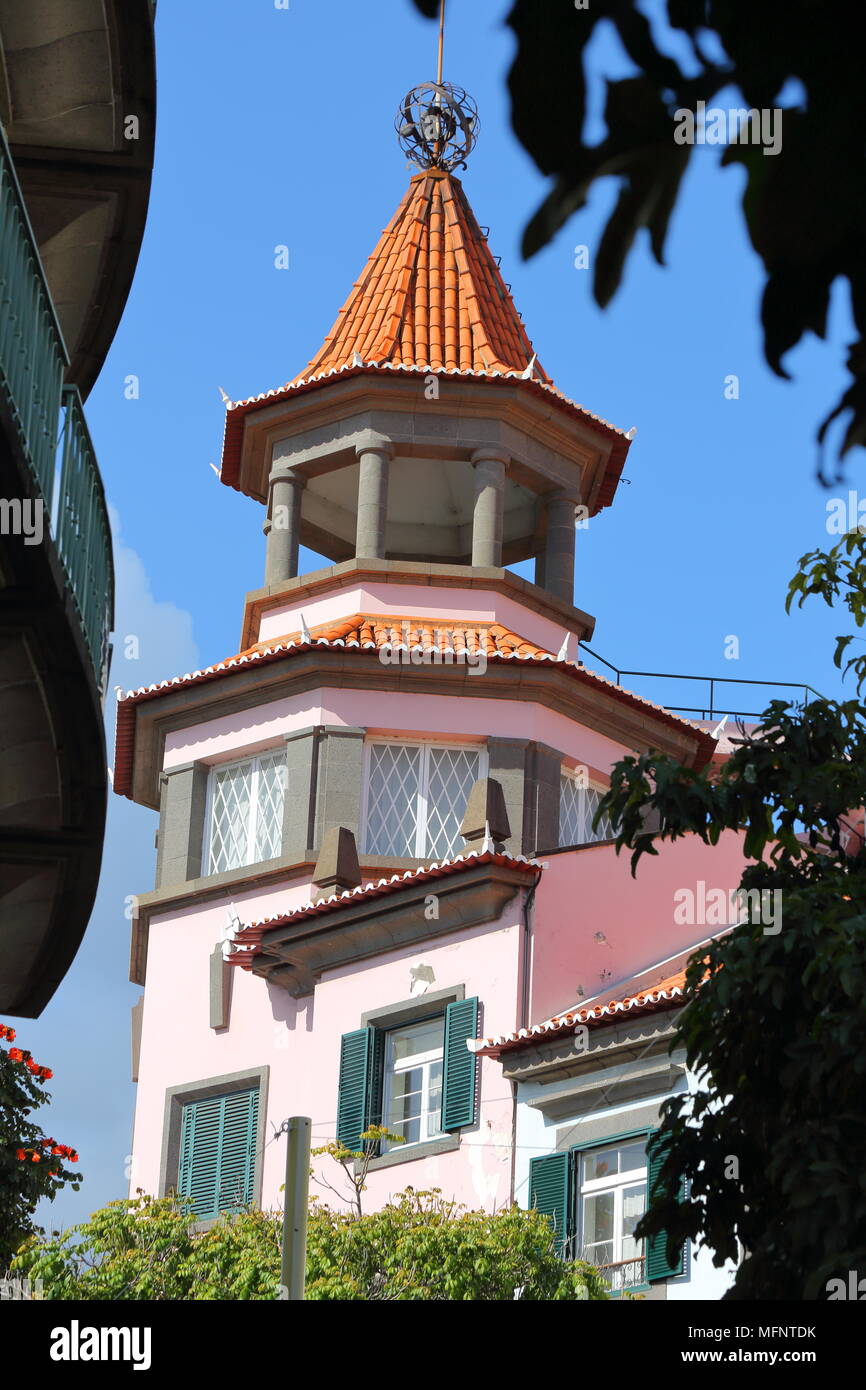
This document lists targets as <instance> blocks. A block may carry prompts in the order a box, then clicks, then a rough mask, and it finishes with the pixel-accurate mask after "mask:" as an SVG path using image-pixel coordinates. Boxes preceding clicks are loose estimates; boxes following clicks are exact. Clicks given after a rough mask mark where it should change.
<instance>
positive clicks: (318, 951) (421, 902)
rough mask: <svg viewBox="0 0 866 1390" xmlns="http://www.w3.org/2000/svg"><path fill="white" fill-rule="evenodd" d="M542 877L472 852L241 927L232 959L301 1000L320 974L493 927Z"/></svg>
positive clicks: (537, 870) (516, 860) (532, 866)
mask: <svg viewBox="0 0 866 1390" xmlns="http://www.w3.org/2000/svg"><path fill="white" fill-rule="evenodd" d="M542 870H543V865H542V864H540V863H539V862H538V861H536V860H533V859H526V858H524V857H523V856H512V855H508V854H500V853H497V852H496V851H495V850H483V851H482V852H480V853H479V852H475V851H471V852H469V853H468V854H466V855H459V856H457V857H456V858H455V859H451V860H447V861H445V862H444V863H442V864H431V865H429V866H426V867H425V868H423V869H417V870H407V872H406V873H405V874H395V875H393V876H392V877H391V878H389V879H381V880H379V882H378V883H376V882H374V883H367V884H364V885H363V886H361V887H359V888H356V889H353V890H351V891H347V892H345V893H342V894H335V895H333V896H331V897H328V898H325V899H322V900H320V901H318V902H311V903H308V904H305V905H303V906H302V907H300V908H298V909H296V910H295V911H294V912H288V913H284V914H281V915H279V916H275V917H271V918H267V919H265V920H264V921H261V922H257V923H251V924H249V925H248V926H245V927H241V928H240V929H239V930H238V931H237V932H236V933H235V935H234V937H233V941H232V950H231V952H230V954H229V960H230V962H231V964H233V965H236V966H238V967H240V968H241V969H244V970H248V971H252V973H253V974H255V975H259V976H261V977H262V978H263V979H265V980H267V981H268V983H269V984H273V985H279V986H280V987H281V988H283V989H286V990H288V992H289V993H290V994H291V995H293V996H294V997H296V998H298V997H301V996H303V995H307V994H310V993H312V991H313V990H314V988H315V985H316V983H317V981H318V980H319V979H320V978H321V976H322V974H323V973H324V972H325V971H328V970H333V969H336V968H338V967H341V966H345V965H350V964H353V963H354V962H356V961H359V960H365V959H368V958H369V957H372V956H379V955H383V954H386V953H388V952H391V951H398V950H403V949H406V948H407V947H412V946H415V945H420V944H421V943H427V942H429V941H431V940H435V939H436V938H438V937H441V936H448V935H452V934H453V933H455V932H458V931H466V930H469V929H470V928H472V927H478V926H483V925H484V924H486V923H490V922H498V921H499V919H500V917H501V916H502V914H503V912H504V911H505V909H506V907H507V906H508V904H509V903H510V902H511V901H512V899H513V898H514V897H515V896H516V895H517V893H518V892H519V891H520V889H521V888H526V887H528V886H529V885H530V884H532V883H533V882H535V881H536V880H537V879H538V878H539V877H540V875H541V873H542ZM431 897H435V901H436V911H435V912H433V913H431V912H430V911H429V904H430V900H431Z"/></svg>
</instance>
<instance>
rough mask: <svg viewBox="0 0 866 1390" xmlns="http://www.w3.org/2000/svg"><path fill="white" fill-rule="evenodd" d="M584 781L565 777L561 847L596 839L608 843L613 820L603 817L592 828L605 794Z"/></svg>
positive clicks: (561, 793)
mask: <svg viewBox="0 0 866 1390" xmlns="http://www.w3.org/2000/svg"><path fill="white" fill-rule="evenodd" d="M582 783H583V779H582V778H580V777H577V776H575V775H574V774H573V773H570V772H565V773H563V774H562V777H561V779H560V784H559V843H560V844H561V845H587V844H591V843H592V842H593V841H594V840H609V839H610V838H611V837H612V834H613V831H612V830H611V828H610V821H609V820H608V818H607V816H603V817H602V819H601V820H600V821H599V823H598V825H597V826H595V827H593V823H592V822H593V817H594V816H595V813H596V811H597V810H598V804H599V802H600V801H601V798H602V796H603V795H604V793H603V792H600V791H599V790H598V789H597V788H596V787H588V786H585V785H583V784H582Z"/></svg>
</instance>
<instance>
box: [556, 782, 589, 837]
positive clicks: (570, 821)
mask: <svg viewBox="0 0 866 1390" xmlns="http://www.w3.org/2000/svg"><path fill="white" fill-rule="evenodd" d="M580 796H581V793H580V788H579V787H578V785H577V782H576V781H575V779H574V778H573V777H565V776H563V777H561V778H560V779H559V843H560V844H561V845H577V844H580V843H581V839H580V835H581V829H582V826H583V810H582V807H581V804H580Z"/></svg>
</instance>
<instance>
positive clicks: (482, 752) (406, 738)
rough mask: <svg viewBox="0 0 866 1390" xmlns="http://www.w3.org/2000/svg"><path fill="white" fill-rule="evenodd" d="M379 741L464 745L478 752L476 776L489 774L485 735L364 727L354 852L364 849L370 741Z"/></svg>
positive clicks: (401, 857) (415, 745)
mask: <svg viewBox="0 0 866 1390" xmlns="http://www.w3.org/2000/svg"><path fill="white" fill-rule="evenodd" d="M383 743H389V744H398V745H399V746H400V747H412V748H425V747H426V748H456V749H461V748H465V749H471V750H472V751H473V752H477V753H478V754H479V759H478V776H479V777H487V776H488V775H489V766H490V758H489V754H488V751H487V739H486V738H484V737H478V738H472V737H468V738H460V737H459V736H457V735H453V734H449V735H446V736H445V737H442V738H440V737H438V736H437V735H435V734H430V735H427V734H425V735H412V734H405V735H404V734H401V733H400V732H399V731H397V732H396V733H394V734H371V733H369V732H366V731H365V736H364V752H363V768H362V784H361V799H360V806H359V813H358V826H357V834H356V837H355V838H356V840H357V843H358V852H359V854H361V853H366V852H367V850H366V840H367V823H368V818H369V814H370V806H369V802H370V773H371V763H372V751H371V750H372V748H373V747H374V745H376V744H383ZM458 838H459V837H458ZM371 852H372V851H371ZM455 852H456V853H458V854H459V853H460V850H459V849H458V850H456V851H455ZM394 858H395V859H399V860H400V861H401V862H402V861H403V860H404V859H406V860H407V862H408V857H407V856H404V855H395V856H394ZM421 862H423V863H427V862H429V861H428V860H427V859H422V861H421Z"/></svg>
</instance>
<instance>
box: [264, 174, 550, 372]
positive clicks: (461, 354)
mask: <svg viewBox="0 0 866 1390" xmlns="http://www.w3.org/2000/svg"><path fill="white" fill-rule="evenodd" d="M356 353H357V354H358V355H359V356H360V357H361V358H362V359H363V360H364V361H365V362H371V361H372V362H375V363H376V364H378V365H381V364H383V363H385V362H399V363H400V364H401V365H402V366H404V367H405V366H413V367H423V368H432V369H433V370H434V371H436V370H438V369H443V368H444V370H446V371H471V372H476V371H484V372H490V371H495V372H508V371H512V372H523V371H524V370H525V369H526V368H527V367H528V365H529V363H530V361H531V360H532V356H533V351H532V344H531V342H530V341H529V338H528V337H527V334H526V330H525V328H524V327H523V324H522V322H521V320H520V315H519V314H518V312H517V310H516V309H515V307H514V301H513V300H512V298H511V295H510V294H509V292H508V290H507V289H506V287H505V283H504V281H503V279H502V276H501V274H500V272H499V267H498V266H497V264H496V262H495V260H494V259H493V256H492V255H491V252H490V248H489V246H488V245H487V241H486V239H485V237H484V235H483V233H482V231H481V228H480V227H479V225H478V223H477V222H476V220H475V215H474V213H473V211H472V209H471V207H470V206H469V203H468V201H467V198H466V195H465V193H464V192H463V187H462V185H461V183H460V180H459V179H456V178H454V177H453V176H452V175H451V174H449V173H446V172H445V171H444V170H441V169H427V170H425V171H424V172H423V173H421V174H416V175H415V176H414V177H413V178H412V179H411V181H410V183H409V187H408V189H407V190H406V194H405V196H404V198H403V201H402V202H401V203H400V206H399V207H398V209H397V211H396V212H395V214H394V216H393V217H392V218H391V221H390V222H389V223H388V225H387V227H386V228H385V230H384V232H383V233H382V236H381V238H380V240H379V242H378V244H377V245H376V247H375V249H374V251H373V253H372V255H371V256H370V258H369V259H368V261H367V264H366V266H365V267H364V270H363V271H362V273H361V275H360V276H359V277H358V279H357V280H356V281H355V284H354V286H353V287H352V292H351V294H350V295H349V297H348V299H347V300H346V302H345V304H344V305H343V307H342V308H341V309H340V312H339V313H338V315H337V318H336V320H335V322H334V325H333V327H332V328H331V331H330V333H328V335H327V337H326V338H325V341H324V343H323V344H322V346H321V348H320V349H319V351H318V352H317V353H316V355H315V357H312V358H311V359H310V361H309V363H308V364H307V366H306V367H305V368H304V370H303V371H302V372H299V373H298V375H297V376H296V377H295V378H294V382H299V381H301V380H305V379H307V378H308V377H311V376H317V375H319V374H320V373H322V372H329V371H332V370H339V369H340V368H341V367H346V366H351V365H352V364H353V362H354V359H355V354H356ZM534 370H535V375H536V377H537V379H539V380H541V381H549V377H548V376H547V374H546V372H545V371H544V370H543V368H541V367H540V366H539V365H538V363H537V362H536V364H535V369H534ZM293 384H294V383H293V382H289V386H291V385H293Z"/></svg>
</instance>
